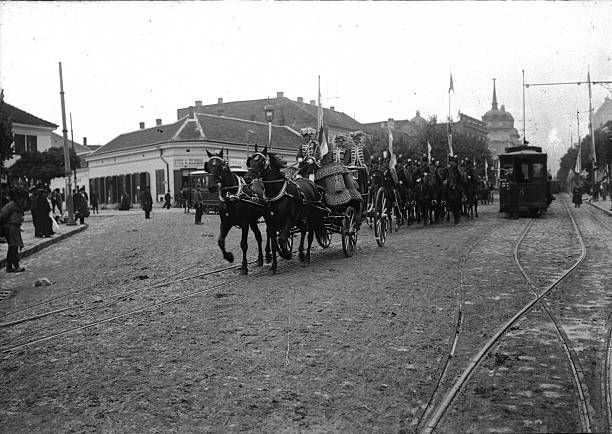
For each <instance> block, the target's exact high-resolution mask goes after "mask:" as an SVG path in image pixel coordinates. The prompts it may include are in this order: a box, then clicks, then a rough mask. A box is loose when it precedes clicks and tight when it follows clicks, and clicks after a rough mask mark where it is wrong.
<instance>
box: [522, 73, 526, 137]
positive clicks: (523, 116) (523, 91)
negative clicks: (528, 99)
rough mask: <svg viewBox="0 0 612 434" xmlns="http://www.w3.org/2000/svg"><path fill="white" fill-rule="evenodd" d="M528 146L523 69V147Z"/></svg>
mask: <svg viewBox="0 0 612 434" xmlns="http://www.w3.org/2000/svg"><path fill="white" fill-rule="evenodd" d="M526 144H527V137H526V136H525V70H524V69H523V145H526Z"/></svg>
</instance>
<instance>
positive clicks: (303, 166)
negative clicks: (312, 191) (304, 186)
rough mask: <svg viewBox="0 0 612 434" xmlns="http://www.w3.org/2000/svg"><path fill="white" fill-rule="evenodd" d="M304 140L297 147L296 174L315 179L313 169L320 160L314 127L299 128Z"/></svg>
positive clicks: (315, 168)
mask: <svg viewBox="0 0 612 434" xmlns="http://www.w3.org/2000/svg"><path fill="white" fill-rule="evenodd" d="M300 134H301V135H302V139H303V140H304V142H303V143H302V145H301V146H300V148H299V149H298V153H297V156H296V160H297V162H298V175H299V176H301V177H308V179H310V180H311V181H313V182H314V180H315V175H314V174H315V171H316V170H317V169H318V168H319V164H320V160H321V148H320V146H319V143H318V142H317V141H316V140H315V137H316V135H317V130H315V129H314V128H310V127H307V128H302V129H301V130H300Z"/></svg>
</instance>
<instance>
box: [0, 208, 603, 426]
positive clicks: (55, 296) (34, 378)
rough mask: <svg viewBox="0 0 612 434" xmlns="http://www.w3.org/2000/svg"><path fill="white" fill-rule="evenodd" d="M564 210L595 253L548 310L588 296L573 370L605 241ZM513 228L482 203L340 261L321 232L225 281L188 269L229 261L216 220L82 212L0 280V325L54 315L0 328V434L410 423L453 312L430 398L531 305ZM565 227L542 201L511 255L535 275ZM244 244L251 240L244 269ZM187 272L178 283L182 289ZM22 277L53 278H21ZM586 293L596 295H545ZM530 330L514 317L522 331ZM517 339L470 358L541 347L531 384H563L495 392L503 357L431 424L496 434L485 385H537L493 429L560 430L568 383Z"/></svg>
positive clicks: (366, 236)
mask: <svg viewBox="0 0 612 434" xmlns="http://www.w3.org/2000/svg"><path fill="white" fill-rule="evenodd" d="M572 211H573V212H574V214H575V215H576V218H577V221H578V225H579V227H580V229H581V230H584V231H585V236H587V238H586V241H587V243H588V244H587V250H588V251H589V252H590V253H591V250H590V249H592V248H593V249H596V255H593V256H588V258H589V259H587V263H586V264H585V265H584V267H583V268H580V270H581V271H580V275H579V276H578V275H576V277H575V279H572V280H571V283H570V282H567V283H566V284H565V285H564V287H563V288H567V289H563V288H560V291H559V294H558V295H555V297H554V300H553V301H552V303H553V306H554V308H555V310H561V311H563V310H564V309H565V310H566V311H567V309H574V307H575V308H576V309H578V308H579V307H580V306H583V305H586V304H589V301H588V300H586V299H585V297H591V296H593V297H595V296H597V302H596V305H597V309H596V310H593V309H592V310H591V311H589V314H590V315H592V319H589V321H590V322H591V323H592V324H594V325H595V324H596V325H597V327H596V329H593V330H597V333H596V334H595V335H592V337H591V338H588V337H586V336H588V333H587V332H586V331H584V330H583V331H582V332H580V333H579V334H576V333H578V332H576V333H572V328H571V327H573V326H575V325H576V323H575V322H573V323H568V329H567V330H568V331H567V334H568V335H569V336H570V338H571V339H575V341H573V342H575V343H576V351H577V352H578V353H579V354H580V357H582V359H581V365H582V366H583V367H584V368H586V367H587V366H588V365H589V363H590V362H591V361H592V360H594V358H595V359H597V360H599V361H600V362H601V359H602V357H603V358H604V359H605V356H604V355H603V351H604V341H605V333H606V330H609V328H610V318H609V312H610V305H611V304H612V300H611V299H610V295H609V294H608V293H606V291H604V288H610V287H612V282H611V281H610V280H609V279H608V278H607V277H605V276H604V275H602V269H601V267H600V265H601V264H604V263H608V264H609V263H610V261H612V245H611V243H610V238H609V237H608V238H605V237H604V238H601V237H600V238H598V239H597V240H595V239H592V238H591V237H592V234H597V233H601V231H602V229H601V228H598V227H597V226H596V225H597V222H596V221H595V220H593V219H592V217H591V215H590V214H589V212H590V211H589V210H588V209H586V208H581V209H578V210H572ZM564 213H565V214H564ZM528 222H529V219H521V220H518V221H515V220H507V219H504V218H502V216H501V215H499V214H498V213H497V207H496V205H491V206H484V207H482V210H481V213H480V217H479V218H478V219H475V220H473V221H469V220H468V221H463V222H462V223H460V224H459V225H458V226H453V225H452V224H442V225H436V226H431V227H427V228H423V227H421V226H411V227H409V228H405V227H404V228H401V229H400V230H399V232H394V233H392V234H390V235H389V239H388V240H387V244H386V245H385V247H382V248H379V247H377V246H376V242H375V240H374V236H373V233H372V231H371V230H370V229H369V228H368V227H367V226H363V227H362V229H361V231H360V233H359V240H358V249H357V251H356V253H355V256H353V257H352V258H344V255H343V254H342V249H341V246H340V243H339V240H338V239H337V238H336V239H334V240H333V242H332V245H331V246H330V247H329V248H328V249H326V250H322V249H320V248H317V249H316V251H315V252H314V253H313V261H312V263H311V265H310V266H309V267H307V268H303V267H300V266H299V264H298V262H297V260H295V259H294V260H292V261H289V262H286V261H281V263H280V265H281V267H280V268H279V273H278V274H277V275H275V276H271V275H268V273H267V267H264V268H263V269H258V268H257V267H254V266H251V270H250V275H249V276H246V278H243V277H242V276H239V275H238V273H237V270H235V269H233V270H226V271H222V272H219V273H213V274H207V275H206V274H205V273H206V272H208V271H211V270H212V269H221V268H225V267H227V266H228V263H227V262H225V261H224V260H223V259H222V257H221V254H220V252H219V250H218V247H217V244H216V236H217V231H218V228H217V226H218V216H216V215H206V216H204V224H203V225H201V226H197V225H194V224H193V214H183V213H182V211H181V212H180V213H179V212H177V210H172V211H171V212H167V213H164V212H163V211H157V210H156V211H155V212H154V214H153V219H151V220H145V219H144V216H143V215H142V214H131V215H118V216H114V217H107V218H99V219H89V222H88V223H89V225H90V226H89V228H88V229H87V230H86V231H84V232H82V233H79V234H76V235H74V236H72V237H70V238H68V239H66V240H63V241H61V242H60V243H58V244H56V245H54V246H51V247H48V248H46V249H44V250H42V251H41V252H39V253H36V254H34V255H32V256H31V257H29V258H26V259H24V260H23V264H24V266H25V267H26V268H27V270H28V271H27V272H25V273H21V274H13V275H7V274H4V273H3V274H2V286H3V287H5V288H7V287H8V288H11V289H13V290H14V291H15V292H14V294H13V295H12V296H11V297H10V298H9V299H7V300H5V301H3V302H1V303H0V315H1V320H0V322H2V323H3V324H5V325H6V324H8V323H10V322H16V321H18V320H20V319H25V318H29V317H35V316H37V315H42V314H45V313H48V312H51V311H57V312H56V313H54V314H52V315H47V316H43V317H41V318H39V319H36V320H32V321H27V322H23V323H21V324H16V325H14V326H10V327H8V326H7V327H3V328H2V329H1V330H2V332H1V340H2V344H1V347H2V349H3V353H2V356H1V357H2V359H1V363H0V369H1V372H2V375H1V376H0V378H1V379H0V382H1V384H0V387H1V390H2V392H0V403H1V408H2V410H0V411H1V413H0V425H1V426H2V427H3V429H2V430H3V431H4V432H17V431H21V432H25V431H27V432H46V431H54V432H58V431H61V432H69V431H106V432H143V431H156V432H160V431H163V432H193V431H198V432H201V431H214V432H222V431H239V430H254V431H260V432H264V431H265V432H278V431H302V430H306V431H315V432H320V431H329V430H331V431H343V432H371V431H375V430H377V431H382V432H392V431H406V432H412V431H416V430H418V429H421V428H423V426H422V421H421V418H422V417H423V412H424V409H425V408H426V406H427V403H428V401H429V400H430V398H431V396H432V393H433V392H434V387H435V385H436V382H437V381H438V379H439V376H440V374H441V367H442V365H443V363H444V361H445V360H446V358H447V357H448V350H449V345H450V344H451V343H452V337H453V336H454V334H455V329H456V324H457V315H458V311H457V307H458V302H459V301H460V300H462V304H463V313H462V315H463V320H462V321H463V323H462V335H461V338H460V339H459V342H458V346H457V355H456V357H455V358H454V359H453V363H455V365H453V366H452V367H451V369H450V370H449V371H448V373H447V374H445V377H446V378H445V379H444V381H442V382H441V385H440V387H441V389H445V388H447V387H448V385H449V384H450V383H452V381H454V379H455V378H456V377H457V375H458V374H459V373H460V371H461V370H462V369H463V366H465V364H466V363H467V362H468V360H469V359H470V358H471V357H472V356H473V355H474V353H475V351H476V350H477V349H478V348H479V347H480V345H482V343H483V342H484V341H486V340H487V339H489V338H490V336H491V335H492V333H493V332H494V331H495V330H496V329H497V328H498V327H499V325H501V324H502V323H503V322H505V321H506V320H507V319H508V318H509V317H511V316H513V315H514V314H515V313H516V312H517V310H518V309H520V307H521V306H522V305H523V304H525V303H526V302H527V301H529V299H530V298H531V297H533V294H532V293H531V292H530V290H529V288H528V286H526V284H525V282H524V280H522V276H521V275H520V273H519V272H518V270H517V269H516V267H514V266H513V263H512V249H513V246H514V243H515V242H516V240H517V238H518V237H519V235H520V233H521V232H522V231H523V230H524V229H525V228H526V227H527V224H528ZM567 222H568V218H567V213H566V212H565V210H564V208H563V206H562V205H561V203H560V202H559V201H558V202H556V203H555V204H554V206H553V208H552V209H551V211H550V212H549V213H548V214H547V215H546V216H545V217H544V218H541V219H540V220H536V222H535V225H534V228H533V229H531V232H530V237H529V238H527V239H526V240H525V242H524V245H523V246H522V247H521V249H522V252H523V253H521V254H522V255H523V256H522V260H523V261H525V263H526V264H529V267H531V268H529V267H527V268H528V269H529V272H530V273H534V274H538V273H540V272H541V270H543V269H544V268H542V267H543V266H548V269H549V271H547V273H550V274H551V275H552V274H554V273H555V272H556V273H558V272H559V270H562V269H565V268H566V267H567V264H566V263H569V262H571V261H572V260H574V259H575V258H574V255H575V252H576V247H575V243H572V239H571V233H570V232H569V231H570V229H571V228H568V227H565V225H566V224H567ZM608 222H609V221H608ZM554 233H564V234H567V236H568V238H567V243H566V244H567V247H566V249H565V250H563V249H560V248H559V245H560V244H558V243H557V244H555V243H552V242H551V236H552V234H554ZM549 243H552V244H551V245H550V246H549V245H548V244H549ZM315 244H316V243H315ZM227 245H228V247H229V250H231V251H233V253H234V255H235V257H236V258H238V257H239V256H240V248H239V231H237V230H236V229H233V230H232V231H231V232H230V236H229V237H228V240H227ZM295 246H297V244H295ZM256 251H257V250H256V245H255V242H254V239H253V238H252V236H251V238H250V239H249V259H250V260H254V259H255V258H256ZM578 251H579V250H578ZM538 252H540V253H538ZM542 252H549V253H544V256H543V257H542ZM546 255H549V256H550V257H548V256H546ZM534 258H535V259H534ZM538 261H539V262H538ZM538 263H539V264H540V265H539V266H538V265H537V264H538ZM285 264H286V265H285ZM598 264H600V265H598ZM538 267H539V268H538ZM547 275H548V274H547ZM191 276H197V277H193V278H189V279H185V278H186V277H191ZM39 277H46V278H48V279H50V280H51V281H52V282H54V284H53V285H52V286H48V287H33V286H32V284H33V281H34V280H35V279H36V278H39ZM534 277H535V276H534ZM543 279H544V280H543V281H542V282H539V284H541V285H545V284H546V283H547V281H546V279H547V278H546V277H544V278H543ZM586 282H589V283H588V284H589V285H591V284H593V285H595V286H593V288H599V289H597V291H599V292H597V294H595V293H593V292H589V291H586V292H585V291H574V292H573V293H572V294H573V295H572V297H570V298H568V297H567V296H565V295H564V294H565V293H566V291H567V290H568V289H569V288H574V289H582V290H584V289H585V288H584V285H585V284H586ZM593 282H595V283H593ZM589 287H591V286H589ZM580 294H583V295H584V296H581V295H580ZM564 303H565V304H564ZM567 303H570V305H569V306H567ZM26 309H27V310H26ZM63 309H65V310H63ZM572 312H574V311H573V310H572ZM606 312H608V316H606ZM575 315H577V316H582V315H586V313H584V312H583V313H579V312H578V311H576V313H575ZM111 317H114V318H115V319H112V320H110V318H111ZM107 318H108V319H109V320H108V321H107V322H101V323H100V322H99V321H101V320H104V319H107ZM589 318H591V317H589ZM532 322H533V318H531V317H528V318H525V324H521V325H520V327H521V329H523V328H526V327H527V328H529V327H533V326H532V325H530V324H532ZM516 330H519V329H518V328H516V329H515V331H513V332H512V333H513V335H516ZM534 330H536V331H537V330H538V329H537V327H536V328H535V329H534ZM585 333H586V334H585ZM589 333H590V332H589ZM521 336H522V338H521V339H523V341H521V342H516V338H515V337H513V338H512V339H510V340H508V341H507V342H506V341H504V342H505V343H503V345H502V347H501V348H499V349H496V350H494V351H493V353H494V354H496V355H495V356H494V357H493V359H489V360H493V361H495V360H501V359H499V358H500V357H501V358H504V357H506V358H509V359H508V360H515V359H514V357H515V355H518V356H519V357H518V358H517V359H516V360H532V359H531V357H533V358H534V359H535V358H540V357H541V356H546V357H553V356H554V358H555V359H556V360H557V362H556V364H555V366H556V367H557V368H558V369H543V368H542V366H540V367H539V368H538V370H537V372H538V375H539V376H541V379H540V380H539V383H540V384H556V383H559V384H560V386H559V387H561V388H562V390H564V392H563V393H559V394H548V391H549V390H550V389H549V388H547V387H544V386H540V388H539V389H538V388H536V389H535V390H532V389H533V388H532V387H531V384H530V383H529V380H527V381H525V379H526V377H524V375H523V374H521V375H519V377H517V378H516V379H514V380H512V381H510V382H508V383H504V385H503V386H498V385H497V383H498V382H499V381H501V380H500V378H499V376H498V375H497V374H500V373H502V372H508V371H507V369H506V368H509V367H510V368H511V367H512V364H511V363H505V364H502V365H498V366H500V367H499V369H497V370H495V369H493V371H492V372H493V374H491V375H492V376H487V375H485V376H484V377H482V376H477V377H475V378H474V380H473V381H474V382H475V384H474V385H471V386H469V387H468V388H467V390H468V391H471V392H470V393H472V392H473V393H475V396H474V397H472V395H465V396H463V397H461V398H459V399H458V400H457V405H459V406H461V407H462V410H460V411H459V413H457V410H454V409H453V410H452V411H449V412H448V415H447V418H446V419H445V420H444V424H443V425H442V426H441V428H442V429H443V430H444V431H448V432H452V431H454V430H455V429H458V430H460V431H482V430H486V429H489V428H491V429H497V428H499V426H498V425H495V421H496V420H497V421H499V420H501V419H497V418H496V416H495V414H496V413H495V412H496V411H498V410H495V409H504V410H503V411H505V412H506V413H507V412H508V411H512V408H513V407H512V405H514V404H513V403H511V402H502V403H500V404H499V405H498V406H497V407H495V406H494V405H493V404H494V402H496V401H497V400H498V399H502V397H503V396H502V395H500V394H498V393H494V394H491V391H493V390H502V389H503V390H507V391H509V392H508V393H511V394H512V395H516V396H530V397H532V401H533V402H539V401H538V399H539V398H538V396H539V395H538V394H541V393H546V396H547V397H548V398H547V399H550V400H552V401H551V403H550V405H549V404H544V403H543V404H542V406H540V405H539V404H538V405H537V406H535V407H533V408H529V410H525V409H522V410H520V411H518V413H517V414H516V416H517V422H516V423H517V425H507V426H512V427H513V428H514V429H518V430H521V429H538V427H542V426H545V427H547V429H549V430H550V429H553V430H556V428H559V427H561V426H565V427H567V428H568V429H570V430H579V426H580V425H579V423H578V416H577V412H576V411H575V410H574V409H575V408H577V404H576V397H575V395H576V394H575V390H574V389H572V382H571V380H570V379H569V378H568V377H566V374H567V371H568V369H569V368H568V367H567V365H566V364H565V362H564V355H563V350H562V349H561V347H558V345H557V344H556V341H555V339H554V334H553V335H551V336H550V339H549V340H548V341H549V344H550V348H551V349H550V350H546V349H545V346H542V345H535V346H530V344H529V342H532V343H537V342H539V339H540V338H543V337H538V336H536V337H534V338H533V339H534V340H529V341H524V340H525V339H530V338H529V337H528V334H527V335H526V334H522V335H521ZM578 339H593V341H592V342H593V343H594V342H599V344H598V346H597V348H598V349H597V350H596V351H595V350H594V351H592V352H591V353H589V351H588V348H587V347H585V346H584V345H585V344H584V342H583V341H580V344H578V342H579V341H578ZM590 342H591V341H590ZM517 345H518V346H517ZM513 348H514V349H513ZM517 348H518V349H517ZM543 348H544V349H543ZM582 348H584V351H583V350H582ZM7 349H11V350H10V351H7ZM521 349H522V350H521ZM521 351H533V352H535V353H534V354H531V353H530V354H526V353H523V352H521ZM504 360H505V359H504ZM487 363H488V362H487ZM502 368H505V369H502ZM484 372H487V371H484ZM510 372H513V371H512V370H510ZM521 372H525V371H524V370H522V369H521V370H519V371H516V372H515V374H517V375H518V374H520V373H521ZM597 372H599V371H597ZM597 372H596V370H594V371H593V372H590V371H586V370H585V375H586V376H587V377H588V378H587V379H588V381H587V384H588V385H589V388H590V389H589V390H591V393H590V395H589V396H590V397H591V398H592V402H591V403H590V405H592V406H593V407H598V408H599V412H598V414H600V413H601V409H602V408H603V405H604V403H602V402H601V400H600V398H599V397H600V396H601V393H600V392H601V391H600V390H599V389H600V388H601V387H600V386H595V385H601V384H602V383H601V381H599V380H598V379H599V377H598V373H597ZM496 373H497V374H496ZM492 381H493V383H492ZM551 387H552V386H551ZM555 387H556V386H555ZM538 390H539V392H538ZM474 391H475V392H474ZM483 406H487V407H488V408H490V409H491V412H489V413H488V414H489V417H488V418H486V420H484V419H482V418H481V417H480V416H479V415H482V414H483V411H482V408H483ZM494 410H495V411H494ZM500 411H502V410H500ZM472 414H473V416H470V415H472ZM561 415H563V417H564V418H565V419H563V418H560V416H561ZM507 416H508V415H507V414H504V416H503V417H504V418H506V419H507ZM544 418H546V419H545V420H544ZM506 419H504V420H506ZM521 420H522V421H523V422H520V421H521ZM538 421H540V422H538ZM521 423H522V424H524V425H520V424H521ZM601 423H603V422H601ZM538 424H540V425H538ZM556 424H559V425H556ZM561 424H565V425H561ZM598 426H603V425H598Z"/></svg>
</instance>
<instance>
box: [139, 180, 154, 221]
mask: <svg viewBox="0 0 612 434" xmlns="http://www.w3.org/2000/svg"><path fill="white" fill-rule="evenodd" d="M140 203H141V206H142V210H143V211H144V213H145V219H150V218H151V210H152V209H153V197H152V196H151V188H150V187H147V188H145V191H144V192H143V193H142V198H141V201H140Z"/></svg>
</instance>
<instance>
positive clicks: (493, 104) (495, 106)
mask: <svg viewBox="0 0 612 434" xmlns="http://www.w3.org/2000/svg"><path fill="white" fill-rule="evenodd" d="M495 80H496V79H495V78H494V79H493V103H491V109H492V110H497V93H496V92H495Z"/></svg>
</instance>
